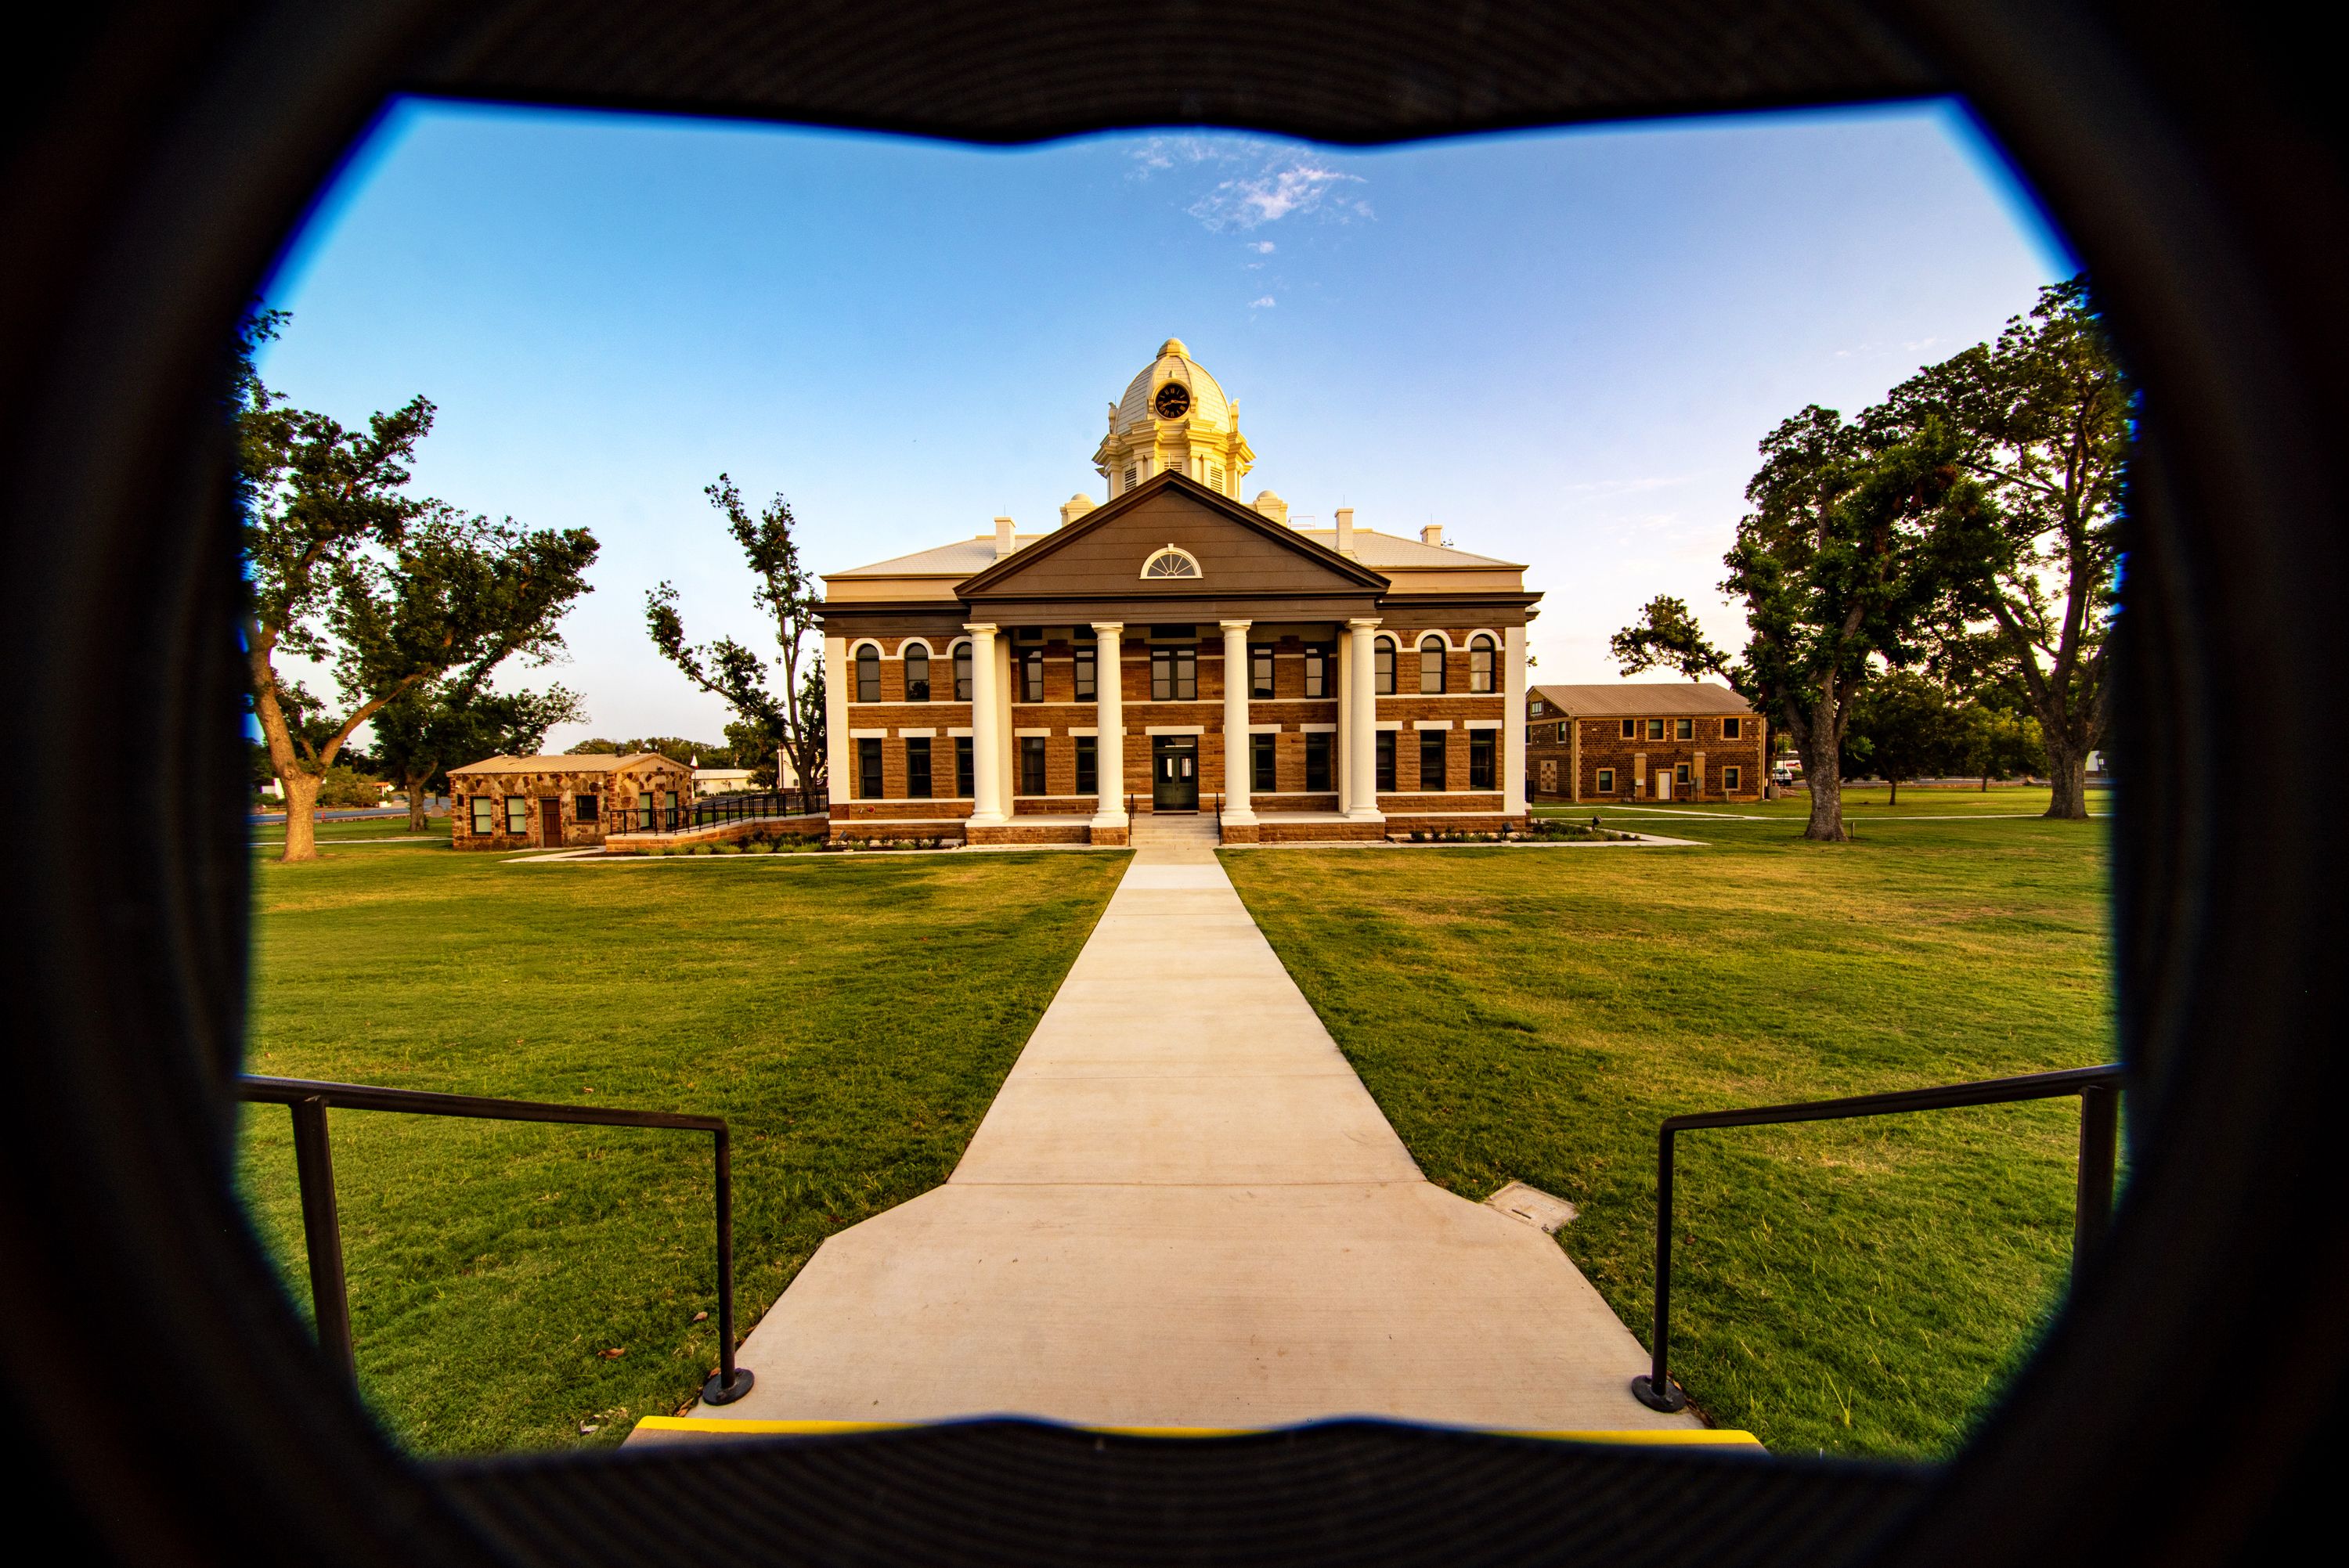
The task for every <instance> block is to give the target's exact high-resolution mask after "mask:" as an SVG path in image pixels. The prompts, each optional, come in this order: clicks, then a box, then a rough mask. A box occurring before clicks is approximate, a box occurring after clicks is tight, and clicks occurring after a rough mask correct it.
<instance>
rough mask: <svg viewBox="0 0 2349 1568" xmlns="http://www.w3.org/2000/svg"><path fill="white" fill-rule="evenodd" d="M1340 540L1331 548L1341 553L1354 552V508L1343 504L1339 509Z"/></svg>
mask: <svg viewBox="0 0 2349 1568" xmlns="http://www.w3.org/2000/svg"><path fill="white" fill-rule="evenodd" d="M1337 518H1338V540H1337V542H1336V544H1334V545H1333V546H1332V547H1331V548H1333V549H1335V550H1336V551H1337V552H1338V553H1339V554H1340V555H1351V554H1353V553H1354V509H1353V508H1352V507H1350V506H1341V507H1340V508H1339V509H1338V511H1337Z"/></svg>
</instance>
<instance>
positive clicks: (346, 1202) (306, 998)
mask: <svg viewBox="0 0 2349 1568" xmlns="http://www.w3.org/2000/svg"><path fill="white" fill-rule="evenodd" d="M257 826H258V825H257ZM434 828H435V839H436V841H434V842H431V843H421V844H407V845H400V844H393V843H383V842H365V841H368V840H378V841H379V840H382V839H385V838H388V837H394V836H398V835H401V834H404V833H405V831H406V824H405V822H404V821H403V820H399V819H390V820H386V821H378V822H354V823H343V824H332V825H329V826H328V827H326V829H325V830H324V832H325V841H326V845H327V849H328V855H327V858H326V859H324V860H322V861H318V862H316V863H313V864H309V865H304V866H295V867H284V866H279V865H277V864H275V863H274V861H272V860H270V859H269V858H268V855H269V851H268V850H267V849H266V847H265V846H264V845H261V844H256V851H255V882H256V886H255V918H254V987H253V992H254V1009H253V1025H252V1044H251V1047H250V1055H249V1058H248V1060H249V1065H250V1068H251V1070H253V1071H255V1072H261V1073H271V1074H279V1075H284V1076H287V1077H296V1078H335V1079H341V1080H346V1081H353V1082H359V1083H372V1084H388V1085H394V1086H398V1087H405V1088H430V1089H444V1090H451V1091H456V1092H460V1093H468V1094H484V1095H502V1096H510V1097H514V1098H519V1099H552V1100H564V1101H573V1102H584V1103H595V1104H610V1105H616V1106H628V1107H639V1108H648V1109H672V1110H685V1111H696V1112H705V1113H714V1114H718V1115H722V1116H725V1117H727V1118H729V1119H730V1120H731V1122H732V1125H733V1129H734V1136H735V1145H734V1149H735V1153H734V1161H735V1163H734V1171H735V1247H736V1256H737V1260H738V1268H737V1296H736V1300H737V1306H738V1312H739V1318H740V1327H741V1329H742V1331H745V1332H747V1331H748V1329H749V1327H750V1326H751V1325H752V1324H755V1323H756V1322H757V1321H758V1318H759V1315H760V1314H761V1312H763V1311H764V1309H765V1308H766V1307H767V1305H769V1304H770V1303H771V1302H772V1301H773V1300H774V1298H775V1296H776V1295H778V1294H780V1293H781V1290H782V1288H783V1286H784V1285H785V1284H787V1283H788V1282H789V1281H790V1279H791V1277H792V1274H793V1273H794V1272H796V1271H797V1269H798V1268H799V1266H800V1265H801V1264H802V1263H804V1262H805V1261H806V1260H807V1258H808V1256H809V1255H810V1254H811V1253H812V1252H813V1251H814V1250H815V1248H816V1246H817V1244H818V1243H821V1242H822V1241H823V1239H824V1237H826V1236H827V1235H830V1234H831V1233H833V1232H834V1231H837V1230H840V1229H841V1228H843V1226H846V1225H850V1224H854V1223H855V1222H857V1221H859V1220H861V1219H864V1218H865V1217H866V1216H868V1215H870V1214H873V1213H874V1212H878V1211H880V1210H882V1209H885V1208H888V1207H890V1206H891V1205H893V1204H895V1203H900V1202H905V1200H906V1199H908V1198H911V1197H913V1196H915V1195H916V1193H919V1192H921V1191H926V1189H928V1188H931V1187H934V1186H936V1185H937V1184H938V1183H939V1182H941V1181H945V1180H946V1178H947V1173H948V1172H949V1171H951V1170H952V1169H953V1167H954V1163H955V1161H956V1160H957V1159H958V1158H959V1157H960V1155H961V1153H962V1150H963V1147H964V1145H965V1144H966V1143H967V1142H968V1140H969V1138H970V1135H971V1133H972V1131H973V1130H975V1129H976V1128H977V1126H978V1120H979V1118H980V1117H981V1115H982V1114H983V1113H984V1112H985V1110H986V1109H987V1106H988V1101H989V1100H990V1099H992V1098H993V1096H994V1094H995V1091H996V1089H997V1088H998V1087H999V1085H1000V1084H1001V1082H1002V1079H1003V1076H1004V1074H1005V1073H1006V1072H1008V1071H1009V1068H1010V1066H1011V1063H1012V1060H1013V1058H1014V1057H1016V1056H1017V1055H1018V1054H1019V1047H1020V1046H1021V1045H1022V1043H1023V1042H1024V1041H1025V1040H1026V1038H1027V1037H1028V1034H1029V1032H1030V1029H1031V1028H1032V1027H1033V1026H1034V1024H1035V1020H1036V1018H1037V1017H1038V1016H1039V1015H1040V1014H1041V1012H1042V1011H1043V1008H1044V1006H1045V1004H1046V1003H1047V1002H1048V1001H1049V1000H1050V997H1051V995H1052V992H1053V991H1054V989H1055V988H1056V987H1057V986H1058V985H1059V984H1060V982H1061V976H1062V975H1064V974H1065V973H1066V972H1067V969H1068V966H1069V965H1070V963H1071V961H1072V960H1073V959H1074V957H1075V955H1076V953H1077V950H1078V948H1079V947H1080V946H1081V945H1082V944H1083V942H1084V939H1085V937H1086V936H1087V935H1088V934H1090V933H1091V931H1092V926H1093V923H1094V921H1095V919H1096V918H1097V917H1098V915H1099V913H1100V912H1101V909H1102V905H1103V904H1104V903H1106V902H1107V901H1108V898H1109V894H1110V892H1112V889H1113V888H1114V886H1115V884H1116V881H1117V878H1118V876H1119V875H1120V874H1121V873H1122V872H1123V867H1124V863H1125V860H1126V857H1125V856H1123V855H1107V854H1050V853H1046V854H1035V855H1019V854H998V855H983V856H979V855H974V856H968V857H963V856H956V857H953V858H950V859H948V858H939V859H931V858H926V857H908V858H905V859H895V858H878V857H875V858H870V859H848V858H833V857H814V856H792V857H778V858H774V859H768V858H765V857H760V858H755V859H751V858H729V859H725V860H715V859H707V858H704V859H696V860H689V861H675V862H669V863H650V864H639V865H631V866H601V865H586V866H577V865H574V866H539V867H533V866H529V865H507V864H502V863H500V861H501V859H502V857H494V856H490V855H474V854H460V853H457V852H455V851H450V850H449V849H447V848H446V847H445V841H446V834H447V824H446V820H445V819H439V820H436V821H435V824H434ZM281 831H282V830H281ZM258 836H259V835H258V833H257V834H256V837H258ZM338 851H339V852H338ZM332 1125H333V1140H334V1149H335V1158H336V1176H337V1182H336V1185H337V1188H338V1190H339V1193H340V1197H341V1202H342V1214H343V1228H344V1246H345V1251H346V1256H347V1265H348V1274H349V1280H350V1294H351V1308H352V1316H353V1321H354V1326H355V1337H356V1339H357V1348H358V1362H359V1373H360V1379H361V1383H362V1386H363V1387H364V1390H365V1392H366V1394H367V1398H368V1399H369V1400H370V1402H371V1403H372V1404H373V1405H374V1407H375V1408H376V1409H377V1411H378V1414H379V1415H380V1417H381V1418H382V1419H383V1421H384V1422H385V1424H386V1425H387V1426H388V1428H389V1429H391V1430H392V1431H393V1432H394V1433H395V1434H396V1435H397V1436H398V1438H399V1439H401V1440H402V1441H404V1442H405V1443H407V1444H408V1445H409V1447H410V1448H412V1449H416V1450H418V1451H420V1452H427V1453H461V1452H481V1451H487V1450H492V1449H512V1448H530V1447H550V1446H558V1445H565V1444H583V1443H609V1442H615V1441H616V1440H617V1439H619V1438H621V1437H622V1436H624V1435H625V1434H626V1431H627V1429H628V1428H629V1427H630V1425H631V1424H632V1423H633V1420H634V1418H636V1417H638V1416H642V1415H646V1414H649V1413H656V1412H667V1411H669V1410H672V1409H674V1408H677V1407H678V1405H679V1404H680V1403H681V1402H682V1401H684V1400H685V1399H686V1398H688V1396H689V1395H691V1394H692V1393H693V1392H694V1391H695V1390H696V1389H697V1388H698V1387H699V1385H700V1382H701V1379H702V1377H703V1376H704V1375H705V1374H706V1373H707V1371H708V1370H709V1367H711V1366H712V1365H714V1364H715V1360H716V1357H717V1348H718V1347H717V1336H716V1323H715V1320H714V1317H713V1319H712V1320H711V1321H709V1322H706V1323H702V1324H698V1325H697V1324H695V1323H694V1322H693V1321H692V1320H693V1316H694V1315H695V1314H696V1313H697V1312H701V1311H711V1312H713V1313H714V1310H715V1307H716V1305H717V1304H716V1298H715V1294H714V1291H713V1289H712V1264H711V1255H712V1254H711V1247H712V1240H711V1237H712V1232H711V1210H710V1195H709V1139H708V1138H706V1137H703V1136H700V1135H697V1134H688V1133H676V1132H650V1131H647V1132H633V1131H623V1130H605V1129H595V1128H550V1127H543V1126H520V1125H512V1124H501V1123H492V1122H471V1121H450V1120H442V1119H432V1118H422V1117H407V1116H388V1115H379V1114H371V1113H366V1112H357V1111H338V1112H336V1113H334V1116H333V1124H332ZM242 1179H243V1184H244V1188H245V1191H246V1194H247V1199H248V1202H249V1204H250V1206H251V1209H252V1212H254V1216H255V1220H256V1223H257V1225H258V1227H259V1229H260V1231H261V1233H262V1235H263V1237H264V1241H265V1242H266V1243H267V1244H268V1245H270V1246H271V1247H272V1248H273V1250H274V1251H275V1253H277V1255H278V1256H279V1258H280V1259H281V1262H282V1264H283V1267H284V1269H285V1279H286V1281H287V1284H288V1289H289V1291H290V1292H291V1293H292V1294H293V1295H295V1298H296V1299H297V1300H298V1301H300V1302H301V1303H302V1304H303V1306H304V1309H305V1311H306V1309H307V1284H306V1278H307V1276H306V1274H305V1267H306V1265H305V1263H304V1261H303V1253H302V1241H301V1221H300V1210H299V1207H298V1202H297V1196H296V1189H295V1181H294V1171H293V1150H292V1137H291V1133H290V1131H289V1124H288V1119H287V1116H286V1113H285V1110H284V1109H281V1108H278V1107H274V1106H270V1107H259V1106H256V1107H248V1108H247V1109H246V1114H245V1119H244V1124H243V1167H242ZM615 1348H617V1349H622V1350H624V1351H625V1354H624V1355H622V1356H620V1357H602V1356H599V1355H598V1354H597V1353H598V1352H599V1351H605V1350H610V1349H615ZM583 1424H592V1425H595V1427H597V1429H598V1430H597V1431H596V1432H595V1434H594V1435H593V1436H592V1437H583V1436H582V1435H581V1434H580V1431H579V1429H580V1427H581V1426H582V1425H583Z"/></svg>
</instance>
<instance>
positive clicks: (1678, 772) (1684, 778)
mask: <svg viewBox="0 0 2349 1568" xmlns="http://www.w3.org/2000/svg"><path fill="white" fill-rule="evenodd" d="M1688 781H1689V765H1688V764H1687V763H1685V762H1675V763H1674V764H1672V782H1673V783H1674V784H1676V785H1678V786H1680V788H1682V789H1687V788H1688Z"/></svg>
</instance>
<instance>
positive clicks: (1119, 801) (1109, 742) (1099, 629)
mask: <svg viewBox="0 0 2349 1568" xmlns="http://www.w3.org/2000/svg"><path fill="white" fill-rule="evenodd" d="M1093 637H1094V639H1095V640H1094V643H1093V696H1094V700H1093V712H1094V717H1095V720H1096V723H1097V725H1098V727H1097V728H1096V729H1095V730H1094V739H1093V763H1094V770H1095V771H1096V772H1097V773H1098V774H1099V775H1100V776H1101V805H1100V806H1099V807H1098V808H1097V809H1096V810H1094V812H1093V826H1094V827H1096V828H1123V827H1124V826H1125V825H1126V820H1125V625H1124V623H1123V622H1120V621H1095V622H1094V623H1093Z"/></svg>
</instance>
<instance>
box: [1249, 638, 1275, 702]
mask: <svg viewBox="0 0 2349 1568" xmlns="http://www.w3.org/2000/svg"><path fill="white" fill-rule="evenodd" d="M1271 695H1272V650H1271V649H1270V648H1267V647H1256V648H1250V649H1249V650H1248V696H1252V697H1257V696H1261V697H1268V696H1271Z"/></svg>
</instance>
